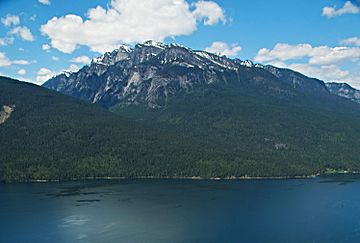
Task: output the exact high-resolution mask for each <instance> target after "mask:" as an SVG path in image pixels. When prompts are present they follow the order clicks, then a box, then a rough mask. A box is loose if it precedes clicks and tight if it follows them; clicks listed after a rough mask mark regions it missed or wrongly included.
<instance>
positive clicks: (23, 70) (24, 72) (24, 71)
mask: <svg viewBox="0 0 360 243" xmlns="http://www.w3.org/2000/svg"><path fill="white" fill-rule="evenodd" d="M17 73H18V74H19V75H21V76H23V75H25V74H26V70H25V69H23V68H22V69H20V70H19V71H18V72H17Z"/></svg>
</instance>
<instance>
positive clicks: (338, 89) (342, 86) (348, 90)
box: [326, 83, 360, 103]
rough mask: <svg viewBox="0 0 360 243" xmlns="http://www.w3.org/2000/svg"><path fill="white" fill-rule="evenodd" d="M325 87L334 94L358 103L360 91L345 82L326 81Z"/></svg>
mask: <svg viewBox="0 0 360 243" xmlns="http://www.w3.org/2000/svg"><path fill="white" fill-rule="evenodd" d="M326 87H327V88H328V90H329V91H330V92H331V93H333V94H335V95H338V96H341V97H344V98H346V99H349V100H352V101H354V102H357V103H360V91H359V90H357V89H354V88H353V87H351V86H350V85H348V84H346V83H326Z"/></svg>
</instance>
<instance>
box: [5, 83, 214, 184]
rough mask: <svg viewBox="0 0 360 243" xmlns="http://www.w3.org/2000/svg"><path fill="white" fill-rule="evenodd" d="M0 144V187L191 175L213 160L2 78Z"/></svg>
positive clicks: (167, 136) (96, 110)
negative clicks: (47, 181)
mask: <svg viewBox="0 0 360 243" xmlns="http://www.w3.org/2000/svg"><path fill="white" fill-rule="evenodd" d="M0 144H1V147H0V181H26V180H37V179H53V180H56V179H67V180H68V179H74V178H84V177H108V176H124V177H137V176H156V177H161V176H185V175H198V174H201V173H200V172H199V171H200V169H201V168H200V167H199V166H197V162H198V161H206V160H208V161H211V158H216V156H215V155H212V154H213V153H212V152H211V151H206V150H205V149H203V148H201V147H198V145H197V144H195V143H193V142H192V141H191V140H189V139H187V140H185V141H184V139H183V138H182V137H180V136H176V135H174V134H171V133H166V132H161V131H158V130H156V129H150V128H148V127H144V126H142V125H140V124H138V123H136V122H133V121H129V120H127V119H124V118H121V117H119V116H118V115H115V114H112V113H111V112H109V111H107V110H105V109H103V108H100V107H98V106H96V105H93V104H90V103H88V102H83V101H80V100H77V99H74V98H71V97H67V96H64V95H62V94H59V93H57V92H54V91H51V90H48V89H45V88H42V87H38V86H36V85H33V84H29V83H24V82H20V81H16V80H13V79H9V78H5V77H0ZM185 151H186V152H185ZM209 157H211V158H209Z"/></svg>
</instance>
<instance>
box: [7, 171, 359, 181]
mask: <svg viewBox="0 0 360 243" xmlns="http://www.w3.org/2000/svg"><path fill="white" fill-rule="evenodd" d="M355 174H360V171H347V172H336V173H317V174H313V175H298V176H229V177H201V176H135V177H125V176H123V177H122V176H103V177H101V176H100V177H82V178H71V179H50V180H49V179H39V180H25V181H1V182H0V184H2V183H3V184H12V183H61V182H76V181H101V180H103V181H106V180H108V181H116V180H118V181H123V180H189V181H191V180H193V181H236V180H238V181H243V180H296V179H316V178H320V177H328V176H336V175H355Z"/></svg>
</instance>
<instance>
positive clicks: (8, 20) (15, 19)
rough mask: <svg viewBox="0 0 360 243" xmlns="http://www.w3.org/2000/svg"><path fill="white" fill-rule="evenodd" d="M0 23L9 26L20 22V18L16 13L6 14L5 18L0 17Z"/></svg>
mask: <svg viewBox="0 0 360 243" xmlns="http://www.w3.org/2000/svg"><path fill="white" fill-rule="evenodd" d="M1 23H2V24H3V25H4V26H5V27H9V26H11V25H18V24H20V18H19V16H17V15H7V16H6V17H5V18H1Z"/></svg>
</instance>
